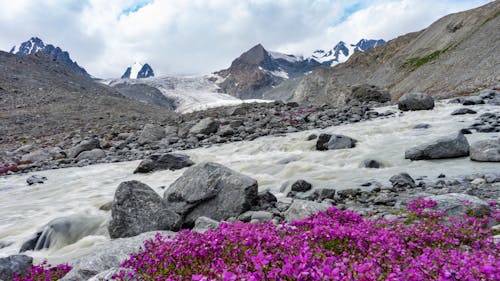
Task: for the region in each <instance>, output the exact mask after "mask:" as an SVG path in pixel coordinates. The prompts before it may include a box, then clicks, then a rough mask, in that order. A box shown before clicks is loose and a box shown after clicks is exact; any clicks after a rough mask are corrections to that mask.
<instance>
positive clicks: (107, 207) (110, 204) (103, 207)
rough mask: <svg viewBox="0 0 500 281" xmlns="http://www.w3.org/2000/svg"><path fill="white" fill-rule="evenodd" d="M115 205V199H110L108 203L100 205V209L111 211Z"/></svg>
mask: <svg viewBox="0 0 500 281" xmlns="http://www.w3.org/2000/svg"><path fill="white" fill-rule="evenodd" d="M112 207H113V201H109V202H107V203H104V204H102V205H101V207H99V210H101V211H106V212H107V211H111V208H112Z"/></svg>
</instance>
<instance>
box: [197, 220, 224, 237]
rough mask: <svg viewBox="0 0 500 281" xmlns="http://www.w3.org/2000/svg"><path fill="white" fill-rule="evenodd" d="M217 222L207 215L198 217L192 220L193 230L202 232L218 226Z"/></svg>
mask: <svg viewBox="0 0 500 281" xmlns="http://www.w3.org/2000/svg"><path fill="white" fill-rule="evenodd" d="M219 224H220V223H219V222H218V221H216V220H213V219H211V218H207V217H199V218H197V219H196V221H195V222H194V227H193V231H196V232H200V233H204V232H205V231H207V230H209V229H217V228H219Z"/></svg>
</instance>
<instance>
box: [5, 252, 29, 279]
mask: <svg viewBox="0 0 500 281" xmlns="http://www.w3.org/2000/svg"><path fill="white" fill-rule="evenodd" d="M32 265H33V258H32V257H28V256H25V255H13V256H8V257H6V258H0V280H6V281H7V280H13V279H14V277H15V274H19V275H25V274H26V273H28V270H29V269H30V268H31V266H32Z"/></svg>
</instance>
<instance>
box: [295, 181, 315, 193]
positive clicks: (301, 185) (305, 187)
mask: <svg viewBox="0 0 500 281" xmlns="http://www.w3.org/2000/svg"><path fill="white" fill-rule="evenodd" d="M311 188H312V185H311V184H310V183H308V182H307V181H305V180H297V181H296V182H294V183H293V184H292V191H296V192H306V191H309V190H311Z"/></svg>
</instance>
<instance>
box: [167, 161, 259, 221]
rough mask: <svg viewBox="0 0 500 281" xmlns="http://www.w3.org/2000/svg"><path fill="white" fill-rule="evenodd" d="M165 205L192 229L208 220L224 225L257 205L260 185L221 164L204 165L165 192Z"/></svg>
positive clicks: (196, 167)
mask: <svg viewBox="0 0 500 281" xmlns="http://www.w3.org/2000/svg"><path fill="white" fill-rule="evenodd" d="M164 201H165V202H166V204H167V205H168V206H169V208H170V209H171V210H174V211H175V212H176V213H178V214H179V215H181V216H182V218H183V227H189V228H190V227H192V226H193V225H194V222H195V221H196V219H197V218H199V217H201V216H206V217H209V218H211V219H214V220H217V221H222V220H226V219H228V218H230V217H237V216H238V215H240V214H241V213H244V212H246V211H248V210H249V209H250V208H251V206H252V205H255V204H256V203H257V181H256V180H255V179H252V178H250V177H248V176H245V175H243V174H240V173H238V172H235V171H233V170H231V169H229V168H227V167H225V166H223V165H221V164H217V163H213V162H203V163H200V164H198V165H195V166H192V167H189V168H188V169H187V170H186V171H185V172H184V173H183V174H182V176H181V177H180V178H178V179H177V180H176V181H175V182H174V183H173V184H172V185H170V187H169V188H168V189H167V190H166V191H165V194H164Z"/></svg>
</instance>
